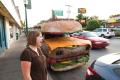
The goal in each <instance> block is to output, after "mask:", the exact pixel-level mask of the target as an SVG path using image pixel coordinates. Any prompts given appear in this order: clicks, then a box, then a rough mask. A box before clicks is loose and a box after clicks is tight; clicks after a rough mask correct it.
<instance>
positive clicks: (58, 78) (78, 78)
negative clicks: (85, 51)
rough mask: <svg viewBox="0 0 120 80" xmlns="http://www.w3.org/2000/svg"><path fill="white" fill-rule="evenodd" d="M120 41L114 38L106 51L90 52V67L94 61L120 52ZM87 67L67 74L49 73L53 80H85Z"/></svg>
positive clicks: (66, 72)
mask: <svg viewBox="0 0 120 80" xmlns="http://www.w3.org/2000/svg"><path fill="white" fill-rule="evenodd" d="M119 41H120V39H118V38H112V39H110V45H109V46H108V47H107V48H105V49H94V50H91V51H90V60H89V62H88V65H90V64H91V62H92V61H94V60H95V59H97V58H98V57H100V56H103V55H106V54H109V53H116V52H120V48H119V47H120V42H119ZM86 67H87V65H85V66H83V67H80V68H77V69H73V70H69V71H65V72H53V71H49V73H50V75H51V77H52V78H53V80H84V76H85V70H86Z"/></svg>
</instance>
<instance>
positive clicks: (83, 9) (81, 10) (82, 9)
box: [78, 8, 86, 14]
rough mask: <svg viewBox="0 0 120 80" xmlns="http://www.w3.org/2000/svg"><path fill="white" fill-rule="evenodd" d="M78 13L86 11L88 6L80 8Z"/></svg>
mask: <svg viewBox="0 0 120 80" xmlns="http://www.w3.org/2000/svg"><path fill="white" fill-rule="evenodd" d="M78 13H82V14H84V13H86V8H78Z"/></svg>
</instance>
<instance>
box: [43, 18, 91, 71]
mask: <svg viewBox="0 0 120 80" xmlns="http://www.w3.org/2000/svg"><path fill="white" fill-rule="evenodd" d="M81 30H82V26H81V24H80V23H79V22H77V21H74V20H55V21H47V22H45V23H42V24H41V32H42V33H43V36H44V37H45V39H44V43H45V44H44V45H43V46H42V47H41V48H42V50H43V53H44V54H45V55H46V57H47V61H48V64H49V66H50V68H51V69H52V70H53V71H66V70H70V69H73V68H77V67H79V66H83V65H85V64H86V62H88V60H89V50H90V48H91V43H90V41H88V40H82V39H78V38H73V37H69V36H68V37H67V36H65V34H66V33H73V32H76V31H81Z"/></svg>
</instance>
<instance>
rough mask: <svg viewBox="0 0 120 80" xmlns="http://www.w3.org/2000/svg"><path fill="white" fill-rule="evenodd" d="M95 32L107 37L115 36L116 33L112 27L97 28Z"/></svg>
mask: <svg viewBox="0 0 120 80" xmlns="http://www.w3.org/2000/svg"><path fill="white" fill-rule="evenodd" d="M94 32H96V34H97V35H98V36H100V37H104V38H105V37H107V38H111V37H114V36H115V33H114V31H113V30H112V29H110V28H97V29H95V30H94Z"/></svg>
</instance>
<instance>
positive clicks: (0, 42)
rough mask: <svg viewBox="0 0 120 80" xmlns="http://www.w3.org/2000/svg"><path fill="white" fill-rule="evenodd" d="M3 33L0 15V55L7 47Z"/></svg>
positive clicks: (2, 19) (2, 22) (3, 27)
mask: <svg viewBox="0 0 120 80" xmlns="http://www.w3.org/2000/svg"><path fill="white" fill-rule="evenodd" d="M5 33H6V32H5V24H4V17H3V16H2V15H0V53H2V52H3V51H4V50H5V49H6V47H7V45H6V34H5Z"/></svg>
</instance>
